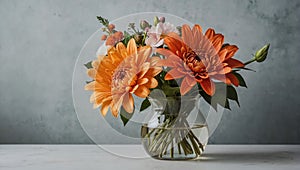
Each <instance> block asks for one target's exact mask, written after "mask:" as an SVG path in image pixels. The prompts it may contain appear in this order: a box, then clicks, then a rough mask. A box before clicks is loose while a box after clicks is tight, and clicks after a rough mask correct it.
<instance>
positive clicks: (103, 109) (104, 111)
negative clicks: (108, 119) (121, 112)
mask: <svg viewBox="0 0 300 170" xmlns="http://www.w3.org/2000/svg"><path fill="white" fill-rule="evenodd" d="M110 103H111V101H106V102H104V103H103V104H102V106H101V109H100V112H101V114H102V115H103V116H106V114H107V111H108V108H109V106H110Z"/></svg>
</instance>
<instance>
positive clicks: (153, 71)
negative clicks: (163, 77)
mask: <svg viewBox="0 0 300 170" xmlns="http://www.w3.org/2000/svg"><path fill="white" fill-rule="evenodd" d="M161 71H162V68H161V67H152V68H149V70H148V72H147V73H146V74H145V76H144V77H154V76H156V75H158V74H159V73H160V72H161Z"/></svg>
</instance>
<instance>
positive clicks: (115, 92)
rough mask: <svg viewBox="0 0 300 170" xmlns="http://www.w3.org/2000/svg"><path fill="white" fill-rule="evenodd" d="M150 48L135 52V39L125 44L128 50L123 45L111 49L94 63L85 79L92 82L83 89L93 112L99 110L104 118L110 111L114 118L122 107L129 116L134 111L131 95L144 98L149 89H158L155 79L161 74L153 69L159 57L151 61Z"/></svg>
mask: <svg viewBox="0 0 300 170" xmlns="http://www.w3.org/2000/svg"><path fill="white" fill-rule="evenodd" d="M151 53H152V49H151V48H150V47H149V46H145V47H140V48H137V46H136V43H135V41H134V39H131V40H130V41H129V42H128V45H127V48H126V47H125V46H124V44H123V43H121V42H120V43H118V44H117V45H116V47H111V48H110V49H109V50H108V54H107V55H106V56H101V57H99V58H98V59H97V60H95V61H93V63H92V66H93V68H91V69H89V70H88V75H89V76H90V77H92V78H93V80H94V81H92V82H91V83H89V84H87V85H86V86H85V89H86V90H91V91H93V94H92V95H91V97H90V101H91V102H93V103H94V108H98V107H100V106H101V110H100V111H101V113H102V114H103V115H104V116H105V115H106V113H107V111H108V109H109V108H110V110H111V112H112V114H113V115H114V116H115V117H117V116H118V112H119V109H120V107H121V106H123V108H124V109H125V110H126V111H127V112H128V113H132V112H133V110H134V99H133V96H132V94H135V95H136V96H138V97H141V98H145V97H147V96H148V95H149V93H150V90H149V88H155V87H156V86H157V85H158V82H157V80H156V79H155V78H154V76H156V75H157V74H159V73H160V72H161V70H162V68H161V67H158V66H156V64H157V62H158V61H159V60H160V58H159V57H151Z"/></svg>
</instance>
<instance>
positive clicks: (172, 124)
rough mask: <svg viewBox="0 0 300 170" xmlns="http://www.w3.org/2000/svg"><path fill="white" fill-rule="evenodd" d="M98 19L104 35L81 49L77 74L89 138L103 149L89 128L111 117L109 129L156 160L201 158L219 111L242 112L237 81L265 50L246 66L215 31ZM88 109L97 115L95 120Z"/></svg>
mask: <svg viewBox="0 0 300 170" xmlns="http://www.w3.org/2000/svg"><path fill="white" fill-rule="evenodd" d="M97 19H98V21H99V22H100V24H101V28H100V30H99V31H97V32H96V33H95V34H94V35H93V36H92V37H91V38H90V39H89V41H88V42H87V43H86V45H85V47H84V48H83V51H82V52H81V55H80V56H79V59H78V61H77V64H76V67H75V71H74V78H73V96H74V101H75V104H76V112H77V114H80V115H79V116H78V117H79V119H80V121H81V124H82V125H83V126H85V127H84V129H85V130H86V131H88V132H87V133H88V134H89V135H90V137H91V136H92V139H93V140H94V141H96V140H98V141H101V138H100V137H97V136H101V134H100V133H97V130H95V129H97V128H93V127H92V126H95V127H99V128H100V126H101V125H98V124H100V122H99V121H98V122H97V121H95V123H91V124H89V123H88V121H86V120H87V119H88V117H92V118H93V119H100V118H98V117H103V118H106V117H108V116H110V118H109V119H106V122H109V123H107V124H108V125H107V124H106V125H107V127H106V129H110V128H112V129H114V130H115V131H117V132H118V133H120V134H119V135H120V136H121V137H120V138H123V137H124V136H127V137H128V136H129V138H133V139H134V140H136V139H138V140H139V141H140V143H142V145H143V148H144V149H145V153H147V154H148V155H149V156H151V157H153V158H156V159H169V160H187V159H197V158H199V157H200V156H201V154H202V153H203V152H204V150H205V147H206V145H207V143H208V139H209V136H210V135H211V134H212V132H213V131H214V129H215V128H216V127H217V125H218V123H219V121H220V118H221V116H222V112H223V110H224V109H229V110H230V105H231V104H234V103H236V104H237V105H239V98H238V93H237V91H236V89H237V88H239V87H247V85H246V81H245V80H244V78H243V76H242V73H243V72H244V71H253V70H252V69H250V68H249V67H248V65H249V64H251V63H254V62H263V61H264V60H265V59H266V57H267V54H268V49H269V44H267V45H265V46H263V47H262V48H261V49H259V50H258V51H256V52H255V53H254V54H253V57H243V59H246V62H243V61H241V59H239V56H238V55H236V53H237V51H238V49H239V47H238V45H236V44H229V43H227V42H226V40H227V39H225V35H223V34H222V33H219V32H218V30H215V29H214V28H208V29H206V30H204V29H203V27H202V25H205V23H200V24H198V23H196V24H191V23H189V22H188V21H185V20H184V19H181V18H179V17H176V16H173V15H169V14H162V13H142V14H134V15H130V16H127V17H122V18H120V19H118V20H116V21H113V22H110V21H109V20H108V19H106V18H104V17H102V16H98V17H97ZM125 25H126V26H125ZM225 26H226V25H225ZM229 41H230V42H232V40H229ZM237 43H238V42H237ZM240 48H243V47H240ZM87 55H89V56H88V57H87ZM250 55H251V54H250ZM83 64H84V65H83ZM84 66H85V67H86V68H85V69H83V68H84ZM78 67H80V69H78ZM256 74H257V73H256ZM79 75H80V76H79ZM78 76H79V77H81V78H77V77H78ZM84 79H85V80H84ZM74 87H75V88H74ZM78 91H80V93H78ZM80 94H82V95H80ZM83 96H89V99H87V98H86V97H83ZM82 98H84V100H82ZM89 102H90V103H92V104H88V105H87V104H84V106H83V105H82V103H89ZM91 108H93V109H95V110H96V112H97V113H96V114H93V116H91V113H90V111H89V110H90V109H91ZM95 110H94V112H95ZM79 112H80V113H79ZM101 115H102V116H101ZM84 121H86V122H84ZM90 122H92V121H90ZM126 126H130V128H126ZM87 129H90V130H87ZM91 129H94V130H91ZM124 129H126V130H127V131H130V132H125V130H124ZM132 129H135V130H132ZM133 131H134V132H133ZM91 134H92V135H91ZM96 138H97V139H96ZM111 138H112V139H114V137H111ZM116 139H119V138H117V137H116ZM126 140H127V138H126ZM126 140H125V141H126ZM129 141H130V140H129ZM135 142H136V141H135ZM95 143H98V142H95ZM99 143H100V142H99ZM116 143H117V142H116ZM115 153H116V154H118V151H116V152H115ZM123 156H126V153H123ZM128 156H130V153H128Z"/></svg>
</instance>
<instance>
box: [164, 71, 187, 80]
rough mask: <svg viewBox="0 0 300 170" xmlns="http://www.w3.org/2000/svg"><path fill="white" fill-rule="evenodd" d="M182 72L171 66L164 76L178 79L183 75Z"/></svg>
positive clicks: (167, 78)
mask: <svg viewBox="0 0 300 170" xmlns="http://www.w3.org/2000/svg"><path fill="white" fill-rule="evenodd" d="M183 76H184V74H182V73H181V72H179V71H178V69H177V68H173V69H172V70H170V71H169V72H168V73H167V74H166V76H165V80H173V79H178V78H181V77H183Z"/></svg>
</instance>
